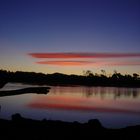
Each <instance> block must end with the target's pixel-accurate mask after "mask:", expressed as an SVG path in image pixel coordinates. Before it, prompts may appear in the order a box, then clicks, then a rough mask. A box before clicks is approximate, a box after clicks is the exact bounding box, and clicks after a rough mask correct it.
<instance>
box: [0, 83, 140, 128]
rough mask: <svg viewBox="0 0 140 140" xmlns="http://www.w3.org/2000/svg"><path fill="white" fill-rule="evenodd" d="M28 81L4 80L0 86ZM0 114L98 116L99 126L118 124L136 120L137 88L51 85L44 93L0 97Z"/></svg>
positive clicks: (60, 117)
mask: <svg viewBox="0 0 140 140" xmlns="http://www.w3.org/2000/svg"><path fill="white" fill-rule="evenodd" d="M25 87H30V85H22V84H11V83H9V84H7V85H6V86H5V87H4V88H3V89H1V90H9V89H20V88H25ZM0 105H1V111H0V118H6V119H11V115H12V114H14V113H20V114H21V115H22V116H23V117H27V118H33V119H38V120H40V119H44V118H46V119H50V120H63V121H72V122H73V121H79V122H87V121H88V120H89V119H95V118H96V119H99V120H100V122H101V123H102V125H103V126H105V127H108V128H110V127H111V128H120V127H125V126H128V125H137V124H140V88H116V87H84V86H76V87H59V86H57V87H51V90H50V92H49V93H48V94H47V95H43V94H42V95H38V94H35V93H32V94H23V95H15V96H6V97H0Z"/></svg>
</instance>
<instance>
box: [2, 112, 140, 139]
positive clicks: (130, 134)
mask: <svg viewBox="0 0 140 140" xmlns="http://www.w3.org/2000/svg"><path fill="white" fill-rule="evenodd" d="M0 132H1V136H5V138H7V139H9V138H10V139H12V138H13V139H15V138H17V137H18V136H21V138H20V137H19V139H33V138H35V139H40V138H41V139H47V138H48V137H51V138H55V136H56V135H57V136H58V137H57V138H63V136H64V135H66V136H69V137H70V138H75V137H78V138H82V137H86V138H90V137H91V138H102V136H104V138H111V139H114V138H131V139H134V137H135V138H140V135H139V132H140V125H138V126H129V127H126V128H121V129H107V128H104V127H103V126H102V124H101V123H100V122H99V121H98V120H97V119H94V120H89V121H88V122H87V123H78V122H63V121H52V120H45V119H44V120H42V121H37V120H32V119H26V118H23V117H21V115H20V114H14V115H12V120H4V119H0ZM6 134H8V135H6Z"/></svg>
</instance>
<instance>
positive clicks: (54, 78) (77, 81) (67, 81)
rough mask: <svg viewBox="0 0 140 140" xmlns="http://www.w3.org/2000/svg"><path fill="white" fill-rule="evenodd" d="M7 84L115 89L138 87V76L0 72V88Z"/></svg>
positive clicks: (90, 73) (139, 81)
mask: <svg viewBox="0 0 140 140" xmlns="http://www.w3.org/2000/svg"><path fill="white" fill-rule="evenodd" d="M7 82H18V83H26V84H38V85H54V86H55V85H59V86H61V85H63V86H67V85H68V86H69V85H85V86H115V87H140V78H139V75H138V74H136V73H134V74H133V76H131V75H122V74H121V73H117V72H115V73H114V74H113V75H112V76H109V77H107V76H106V75H105V74H100V75H98V74H93V73H92V72H90V71H87V72H86V73H85V74H84V75H66V74H61V73H54V74H43V73H35V72H21V71H17V72H9V71H4V70H0V86H1V87H2V86H4V84H6V83H7Z"/></svg>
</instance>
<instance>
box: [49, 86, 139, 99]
mask: <svg viewBox="0 0 140 140" xmlns="http://www.w3.org/2000/svg"><path fill="white" fill-rule="evenodd" d="M68 92H70V93H75V94H78V93H82V94H83V96H85V97H87V98H90V97H93V96H94V97H100V98H101V99H105V98H108V97H112V99H118V98H133V99H135V98H138V97H139V96H140V88H121V87H119V88H118V87H56V88H55V89H52V93H53V94H57V93H59V94H65V93H68Z"/></svg>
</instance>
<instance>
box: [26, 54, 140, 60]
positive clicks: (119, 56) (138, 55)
mask: <svg viewBox="0 0 140 140" xmlns="http://www.w3.org/2000/svg"><path fill="white" fill-rule="evenodd" d="M29 55H30V56H32V57H34V58H65V59H70V58H121V57H140V53H80V52H79V53H70V52H68V53H29Z"/></svg>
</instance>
